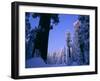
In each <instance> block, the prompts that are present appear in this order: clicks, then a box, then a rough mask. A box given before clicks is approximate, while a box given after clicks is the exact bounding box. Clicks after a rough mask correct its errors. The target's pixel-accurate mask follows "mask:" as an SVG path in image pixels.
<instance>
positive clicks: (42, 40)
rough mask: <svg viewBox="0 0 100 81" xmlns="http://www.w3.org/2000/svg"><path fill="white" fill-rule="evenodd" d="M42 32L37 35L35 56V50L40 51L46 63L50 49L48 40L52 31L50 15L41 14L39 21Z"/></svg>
mask: <svg viewBox="0 0 100 81" xmlns="http://www.w3.org/2000/svg"><path fill="white" fill-rule="evenodd" d="M39 27H40V30H39V32H38V33H37V36H36V40H35V43H34V44H35V47H34V48H33V56H34V52H35V49H38V50H39V51H40V53H41V57H42V58H43V60H44V61H45V62H46V60H47V49H48V38H49V30H50V14H41V16H40V21H39Z"/></svg>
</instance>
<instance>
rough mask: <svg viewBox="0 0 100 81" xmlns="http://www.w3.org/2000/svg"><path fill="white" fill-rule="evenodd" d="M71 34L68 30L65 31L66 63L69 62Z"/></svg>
mask: <svg viewBox="0 0 100 81" xmlns="http://www.w3.org/2000/svg"><path fill="white" fill-rule="evenodd" d="M71 41H72V40H71V34H70V32H67V34H66V46H67V64H68V65H70V64H71V57H72V56H71V55H72V54H71Z"/></svg>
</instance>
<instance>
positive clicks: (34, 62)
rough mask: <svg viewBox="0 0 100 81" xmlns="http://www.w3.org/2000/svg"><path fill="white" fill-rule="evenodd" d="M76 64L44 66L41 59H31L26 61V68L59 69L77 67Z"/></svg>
mask: <svg viewBox="0 0 100 81" xmlns="http://www.w3.org/2000/svg"><path fill="white" fill-rule="evenodd" d="M77 65H78V64H77V63H76V62H73V63H72V64H71V65H68V64H65V63H63V64H46V63H45V62H44V60H43V59H42V58H41V57H33V58H31V59H28V60H27V61H26V68H36V67H60V66H77Z"/></svg>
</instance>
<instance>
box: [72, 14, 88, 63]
mask: <svg viewBox="0 0 100 81" xmlns="http://www.w3.org/2000/svg"><path fill="white" fill-rule="evenodd" d="M74 30H75V31H74V38H73V61H76V62H77V64H78V65H83V64H89V16H87V15H79V16H78V20H77V21H76V22H75V23H74Z"/></svg>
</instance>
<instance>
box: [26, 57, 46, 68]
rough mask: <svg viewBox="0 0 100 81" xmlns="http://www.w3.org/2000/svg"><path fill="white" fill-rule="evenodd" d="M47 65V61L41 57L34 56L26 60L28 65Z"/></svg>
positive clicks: (29, 66) (28, 66)
mask: <svg viewBox="0 0 100 81" xmlns="http://www.w3.org/2000/svg"><path fill="white" fill-rule="evenodd" d="M43 66H46V64H45V62H44V61H43V59H42V58H40V57H34V58H31V59H29V60H27V61H26V67H27V68H31V67H43Z"/></svg>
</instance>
